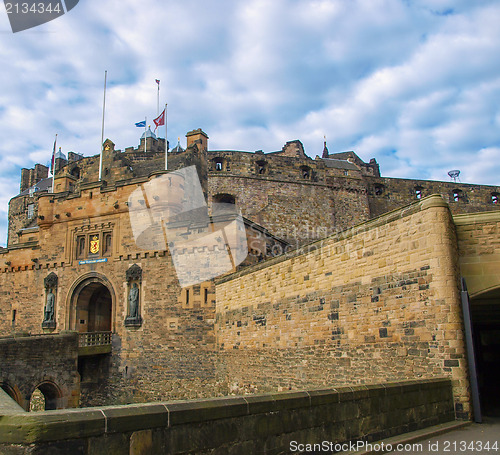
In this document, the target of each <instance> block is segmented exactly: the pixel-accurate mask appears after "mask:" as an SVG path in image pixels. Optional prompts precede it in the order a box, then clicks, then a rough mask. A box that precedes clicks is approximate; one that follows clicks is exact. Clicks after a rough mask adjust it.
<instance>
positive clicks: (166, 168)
mask: <svg viewBox="0 0 500 455" xmlns="http://www.w3.org/2000/svg"><path fill="white" fill-rule="evenodd" d="M165 170H168V140H167V103H165Z"/></svg>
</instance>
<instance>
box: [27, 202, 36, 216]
mask: <svg viewBox="0 0 500 455" xmlns="http://www.w3.org/2000/svg"><path fill="white" fill-rule="evenodd" d="M34 215H35V204H29V205H28V218H33V216H34Z"/></svg>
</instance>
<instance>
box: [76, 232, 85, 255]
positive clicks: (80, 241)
mask: <svg viewBox="0 0 500 455" xmlns="http://www.w3.org/2000/svg"><path fill="white" fill-rule="evenodd" d="M76 257H77V258H79V259H80V258H83V257H85V236H84V235H80V236H78V237H77V238H76Z"/></svg>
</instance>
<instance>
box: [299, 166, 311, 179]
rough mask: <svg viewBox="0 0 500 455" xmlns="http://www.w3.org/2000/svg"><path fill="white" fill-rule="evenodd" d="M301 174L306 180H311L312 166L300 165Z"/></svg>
mask: <svg viewBox="0 0 500 455" xmlns="http://www.w3.org/2000/svg"><path fill="white" fill-rule="evenodd" d="M300 176H301V177H302V178H303V179H304V180H309V179H310V178H311V168H310V167H309V166H300Z"/></svg>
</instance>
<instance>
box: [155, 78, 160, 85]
mask: <svg viewBox="0 0 500 455" xmlns="http://www.w3.org/2000/svg"><path fill="white" fill-rule="evenodd" d="M155 81H156V83H157V84H158V87H159V86H160V79H155Z"/></svg>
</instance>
